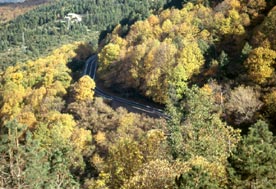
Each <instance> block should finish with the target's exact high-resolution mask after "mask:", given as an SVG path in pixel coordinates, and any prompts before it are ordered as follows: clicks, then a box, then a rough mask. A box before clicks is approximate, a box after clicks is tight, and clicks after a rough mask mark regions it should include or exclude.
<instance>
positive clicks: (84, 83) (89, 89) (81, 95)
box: [74, 75, 96, 101]
mask: <svg viewBox="0 0 276 189" xmlns="http://www.w3.org/2000/svg"><path fill="white" fill-rule="evenodd" d="M95 86H96V85H95V82H94V81H93V79H91V78H90V77H89V76H87V75H85V76H83V77H81V78H80V79H79V81H78V82H77V83H76V84H75V85H74V92H75V99H76V100H77V101H85V100H93V96H94V91H93V90H94V88H95Z"/></svg>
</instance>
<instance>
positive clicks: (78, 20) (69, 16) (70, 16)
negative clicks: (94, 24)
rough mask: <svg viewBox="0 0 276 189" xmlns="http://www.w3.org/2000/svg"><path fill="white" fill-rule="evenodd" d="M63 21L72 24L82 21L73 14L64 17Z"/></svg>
mask: <svg viewBox="0 0 276 189" xmlns="http://www.w3.org/2000/svg"><path fill="white" fill-rule="evenodd" d="M64 19H65V20H68V21H70V22H72V23H74V22H81V21H82V17H81V15H78V14H75V13H68V14H67V15H66V16H65V17H64Z"/></svg>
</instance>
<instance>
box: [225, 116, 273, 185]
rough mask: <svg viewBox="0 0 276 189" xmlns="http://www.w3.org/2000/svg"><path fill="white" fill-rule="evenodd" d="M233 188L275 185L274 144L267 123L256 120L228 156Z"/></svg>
mask: <svg viewBox="0 0 276 189" xmlns="http://www.w3.org/2000/svg"><path fill="white" fill-rule="evenodd" d="M229 163H230V166H231V167H230V168H229V169H228V173H229V179H230V184H231V187H233V186H234V187H233V188H243V189H244V188H248V189H253V188H255V189H256V188H273V187H275V186H276V175H275V172H276V144H275V137H274V136H273V134H272V132H270V131H269V129H268V124H267V123H265V122H264V121H258V122H257V123H255V124H254V125H253V126H252V127H251V128H250V129H249V133H248V134H247V135H246V136H244V137H243V139H242V141H241V142H240V143H239V145H238V147H237V150H236V151H235V152H234V153H233V155H232V156H231V157H230V158H229Z"/></svg>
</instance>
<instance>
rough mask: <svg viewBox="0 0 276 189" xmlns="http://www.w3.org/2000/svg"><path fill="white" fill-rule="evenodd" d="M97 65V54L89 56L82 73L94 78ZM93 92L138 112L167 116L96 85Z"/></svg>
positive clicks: (160, 110) (160, 111)
mask: <svg viewBox="0 0 276 189" xmlns="http://www.w3.org/2000/svg"><path fill="white" fill-rule="evenodd" d="M97 66H98V57H97V55H93V56H91V57H89V58H88V59H87V60H86V62H85V68H84V71H83V75H88V76H90V77H91V78H92V79H93V80H94V81H95V80H96V72H97ZM94 91H95V94H96V95H98V96H100V97H103V98H105V99H108V100H112V101H115V102H119V103H122V104H124V105H127V106H130V107H132V108H134V109H136V110H138V111H140V112H144V113H146V114H150V115H155V116H157V117H163V118H165V119H167V118H168V116H167V115H166V114H165V113H164V111H163V110H162V109H158V108H154V107H151V106H148V105H144V104H141V103H138V102H134V101H131V100H128V99H124V98H121V97H118V96H114V95H111V94H108V93H107V92H105V91H103V90H102V89H99V88H98V87H97V86H96V88H95V89H94Z"/></svg>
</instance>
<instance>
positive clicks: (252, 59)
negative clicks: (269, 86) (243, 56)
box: [245, 47, 276, 84]
mask: <svg viewBox="0 0 276 189" xmlns="http://www.w3.org/2000/svg"><path fill="white" fill-rule="evenodd" d="M275 64H276V51H274V50H271V49H269V48H263V47H259V48H256V49H254V50H252V51H251V52H250V54H249V56H248V58H247V60H246V61H245V66H246V67H247V68H248V72H249V77H250V78H251V79H252V80H253V81H255V82H257V83H259V84H265V83H266V82H267V80H268V79H269V78H272V77H273V75H274V74H275V73H274V68H273V66H274V65H275Z"/></svg>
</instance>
